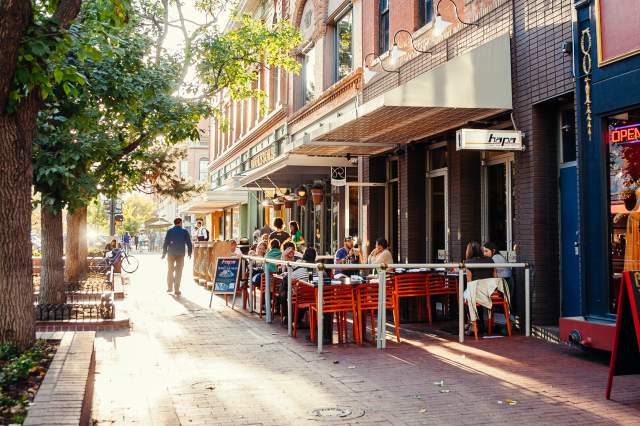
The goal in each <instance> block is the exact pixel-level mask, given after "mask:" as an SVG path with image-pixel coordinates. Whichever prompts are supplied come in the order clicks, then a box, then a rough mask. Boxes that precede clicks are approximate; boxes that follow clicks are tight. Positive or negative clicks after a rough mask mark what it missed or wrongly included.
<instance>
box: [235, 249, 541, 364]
mask: <svg viewBox="0 0 640 426" xmlns="http://www.w3.org/2000/svg"><path fill="white" fill-rule="evenodd" d="M242 257H243V258H244V259H245V260H250V261H253V262H256V263H261V264H274V265H281V266H284V267H286V270H287V281H288V282H287V323H288V324H287V327H288V333H289V336H291V334H292V315H293V307H292V287H293V278H292V275H293V274H292V272H293V268H294V267H303V268H307V269H309V270H312V271H316V272H317V273H318V300H317V312H318V314H317V315H318V321H317V323H318V324H317V326H318V332H317V340H318V342H317V343H318V353H321V352H322V346H323V341H322V340H323V339H322V336H323V331H324V330H323V327H324V324H323V321H321V320H320V318H322V315H323V309H322V308H323V306H322V304H323V300H322V295H323V293H324V284H325V278H324V277H325V273H326V271H327V270H329V271H330V270H332V269H339V270H343V271H344V270H372V271H373V270H375V271H377V275H378V316H377V323H378V324H379V326H378V327H379V332H378V333H376V347H377V348H378V349H384V348H386V346H387V345H386V334H387V332H386V326H387V311H386V308H385V301H386V293H387V286H386V281H387V269H398V268H402V269H405V270H406V269H424V268H426V269H428V270H434V269H435V270H442V269H444V270H445V271H446V270H451V271H457V276H458V340H459V341H460V343H463V342H464V298H463V297H464V276H465V272H466V270H467V269H494V268H499V269H507V268H508V269H514V268H524V277H525V278H524V293H525V335H526V336H527V337H529V336H531V306H530V305H531V297H530V265H529V264H528V263H467V264H465V263H398V264H395V263H394V264H388V265H387V264H383V263H381V264H323V263H306V262H288V261H284V260H279V259H268V258H264V257H257V256H246V255H245V256H242ZM267 269H268V268H266V267H265V270H264V274H265V291H266V294H265V308H266V309H265V310H266V322H267V323H271V322H272V321H273V318H272V317H271V274H270V273H269V272H268V271H267ZM454 276H455V275H454Z"/></svg>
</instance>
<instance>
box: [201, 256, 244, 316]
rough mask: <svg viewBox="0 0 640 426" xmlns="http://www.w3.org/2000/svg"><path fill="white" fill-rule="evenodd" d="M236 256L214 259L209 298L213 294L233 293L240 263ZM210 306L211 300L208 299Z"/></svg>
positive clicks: (236, 283)
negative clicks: (214, 267) (214, 264)
mask: <svg viewBox="0 0 640 426" xmlns="http://www.w3.org/2000/svg"><path fill="white" fill-rule="evenodd" d="M241 261H242V259H240V258H238V257H219V258H218V259H217V260H216V269H215V272H214V274H213V286H212V287H211V299H212V300H213V295H214V294H235V291H236V287H237V286H238V279H239V278H240V263H241ZM209 307H211V300H210V301H209Z"/></svg>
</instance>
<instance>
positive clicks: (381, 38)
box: [378, 0, 390, 55]
mask: <svg viewBox="0 0 640 426" xmlns="http://www.w3.org/2000/svg"><path fill="white" fill-rule="evenodd" d="M383 2H384V4H385V5H386V8H385V9H382V8H381V4H382V3H383ZM389 3H390V1H389V0H378V54H379V55H382V54H383V53H385V52H387V51H388V50H389V8H390V6H389ZM383 23H384V24H386V25H383ZM385 27H386V29H383V28H385Z"/></svg>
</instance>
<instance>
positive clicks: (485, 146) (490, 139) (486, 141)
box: [456, 129, 524, 151]
mask: <svg viewBox="0 0 640 426" xmlns="http://www.w3.org/2000/svg"><path fill="white" fill-rule="evenodd" d="M522 139H523V135H522V132H520V131H517V130H489V129H460V130H458V131H457V132H456V150H457V151H461V150H479V151H523V150H524V145H523V144H522Z"/></svg>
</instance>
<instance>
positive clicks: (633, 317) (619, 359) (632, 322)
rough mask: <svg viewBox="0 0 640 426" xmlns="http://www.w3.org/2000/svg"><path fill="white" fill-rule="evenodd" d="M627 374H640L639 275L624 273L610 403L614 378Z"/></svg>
mask: <svg viewBox="0 0 640 426" xmlns="http://www.w3.org/2000/svg"><path fill="white" fill-rule="evenodd" d="M627 374H640V271H628V272H624V273H623V279H622V283H621V285H620V294H619V296H618V317H617V319H616V333H615V339H614V341H613V351H612V352H611V364H610V365H609V379H608V382H607V399H611V386H612V384H613V376H624V375H627Z"/></svg>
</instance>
